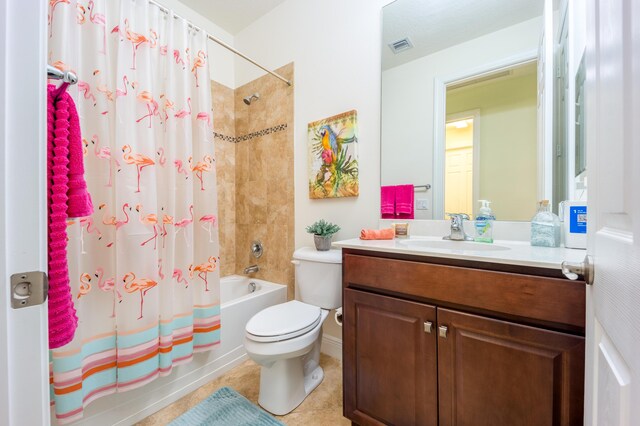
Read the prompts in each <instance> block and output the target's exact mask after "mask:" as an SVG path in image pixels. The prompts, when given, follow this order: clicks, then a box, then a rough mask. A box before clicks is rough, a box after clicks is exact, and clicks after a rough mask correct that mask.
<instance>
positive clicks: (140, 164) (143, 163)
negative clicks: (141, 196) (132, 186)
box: [122, 145, 156, 192]
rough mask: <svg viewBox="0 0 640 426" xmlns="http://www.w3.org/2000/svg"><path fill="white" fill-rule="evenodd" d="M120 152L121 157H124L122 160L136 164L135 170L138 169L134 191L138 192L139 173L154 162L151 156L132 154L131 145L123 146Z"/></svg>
mask: <svg viewBox="0 0 640 426" xmlns="http://www.w3.org/2000/svg"><path fill="white" fill-rule="evenodd" d="M122 152H123V154H122V158H123V159H124V162H125V163H127V164H133V165H135V166H136V170H137V171H138V189H137V190H136V191H135V192H140V173H141V172H142V169H144V168H145V167H148V166H153V165H154V164H156V163H155V161H153V160H152V159H151V158H149V157H146V156H144V155H142V154H132V153H131V145H125V146H123V147H122Z"/></svg>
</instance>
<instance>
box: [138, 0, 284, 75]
mask: <svg viewBox="0 0 640 426" xmlns="http://www.w3.org/2000/svg"><path fill="white" fill-rule="evenodd" d="M149 3H151V4H154V5H155V6H157V7H158V8H159V9H160V10H161V11H163V12H164V13H166V14H169V12H170V10H169V9H167V8H166V7H164V6H162V5H161V4H159V3H157V2H155V1H153V0H149ZM173 17H174V18H176V19H177V18H179V19H182V20H184V21H186V22H187V24H188V25H189V26H190V27H191V28H193V29H195V30H196V31H202V32H204V33H205V34H207V37H208V38H209V40H211V41H213V42H215V43H218V44H219V45H220V46H222V47H224V48H225V49H227V50H230V51H232V52H233V53H235V54H236V55H238V56H240V57H241V58H243V59H246V60H247V61H249V62H251V63H252V64H253V65H255V66H257V67H258V68H260V69H262V70H264V71H266V72H268V73H269V74H271V75H272V76H274V77H275V78H277V79H280V80H282V81H284V82H285V83H287V86H291V82H290V81H289V80H287V79H286V78H284V77H283V76H281V75H280V74H278V73H276V72H273V71H271V70H270V69H268V68H266V67H263V66H262V65H260V64H259V63H257V62H256V61H254V60H253V59H251V58H249V57H248V56H246V55H245V54H243V53H242V52H240V51H238V50H236V49H234V48H233V47H231V46H229V45H228V44H227V43H225V42H224V41H222V40H220V39H218V38H216V37H214V36H212V35H211V34H209V33H207V32H206V31H204V30H202V28H200V27H198V26H197V25H195V24H193V23H192V22H191V21H189V20H188V19H185V18H183V17H182V16H180V15H177V14H176V13H174V14H173Z"/></svg>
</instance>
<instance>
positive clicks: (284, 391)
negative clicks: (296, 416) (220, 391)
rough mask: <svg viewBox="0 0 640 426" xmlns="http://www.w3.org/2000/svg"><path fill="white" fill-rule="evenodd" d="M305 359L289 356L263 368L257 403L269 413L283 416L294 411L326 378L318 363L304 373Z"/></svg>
mask: <svg viewBox="0 0 640 426" xmlns="http://www.w3.org/2000/svg"><path fill="white" fill-rule="evenodd" d="M302 361H303V360H302V359H300V358H289V359H283V360H280V361H276V362H275V363H274V364H273V365H272V366H271V367H261V370H260V396H259V397H258V404H260V406H261V407H262V408H264V409H265V410H267V411H268V412H270V413H272V414H275V415H277V416H283V415H285V414H287V413H290V412H291V411H293V410H294V409H295V408H296V407H297V406H298V405H300V404H301V403H302V401H304V399H305V398H306V397H307V395H309V394H310V393H311V392H312V391H313V390H314V389H315V388H317V387H318V385H319V384H320V383H321V382H322V379H324V371H323V370H322V367H320V366H319V365H317V366H316V367H315V368H314V369H313V370H312V371H311V372H309V374H307V375H304V374H303V370H304V368H303V362H302Z"/></svg>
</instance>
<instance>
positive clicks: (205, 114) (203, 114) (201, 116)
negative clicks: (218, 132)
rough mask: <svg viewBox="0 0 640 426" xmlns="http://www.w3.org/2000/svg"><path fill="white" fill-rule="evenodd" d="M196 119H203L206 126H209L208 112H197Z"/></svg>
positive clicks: (209, 117)
mask: <svg viewBox="0 0 640 426" xmlns="http://www.w3.org/2000/svg"><path fill="white" fill-rule="evenodd" d="M196 120H200V121H203V122H205V123H207V127H211V115H209V113H208V112H199V113H198V115H196Z"/></svg>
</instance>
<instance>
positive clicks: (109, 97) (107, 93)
mask: <svg viewBox="0 0 640 426" xmlns="http://www.w3.org/2000/svg"><path fill="white" fill-rule="evenodd" d="M96 90H97V91H98V92H100V93H102V94H103V95H104V96H105V97H106V98H107V100H108V101H111V102H113V101H114V99H115V98H116V97H115V96H114V95H113V92H112V91H111V90H109V88H108V87H107V86H106V85H104V84H100V85H98V86H97V87H96Z"/></svg>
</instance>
